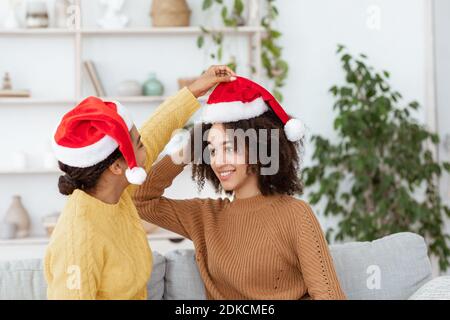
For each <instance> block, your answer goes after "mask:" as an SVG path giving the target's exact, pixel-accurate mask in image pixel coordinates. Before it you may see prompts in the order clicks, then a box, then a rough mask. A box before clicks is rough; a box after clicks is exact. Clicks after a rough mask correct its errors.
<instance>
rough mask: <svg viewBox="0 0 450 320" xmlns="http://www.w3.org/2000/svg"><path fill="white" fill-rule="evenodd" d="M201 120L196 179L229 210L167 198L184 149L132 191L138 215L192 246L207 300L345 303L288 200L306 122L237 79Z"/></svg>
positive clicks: (328, 263)
mask: <svg viewBox="0 0 450 320" xmlns="http://www.w3.org/2000/svg"><path fill="white" fill-rule="evenodd" d="M203 121H204V123H203V124H202V126H201V127H202V128H201V129H202V130H199V131H198V132H195V130H194V136H193V142H194V143H193V145H194V153H193V154H194V157H193V159H194V162H193V176H194V177H195V178H196V179H197V182H198V183H199V185H200V186H203V185H204V183H205V182H206V181H209V182H211V183H212V185H213V186H214V187H215V188H216V190H217V191H218V192H221V191H225V192H227V193H228V194H233V195H234V199H233V201H230V200H228V199H187V200H173V199H168V198H165V197H163V193H164V190H165V189H166V188H168V187H169V186H170V185H171V184H172V181H173V180H174V179H175V177H176V176H177V175H179V174H180V173H181V172H182V171H183V168H184V166H185V164H186V163H190V162H191V160H192V158H191V156H190V152H189V148H187V149H186V150H185V151H184V152H182V157H181V158H177V157H169V156H166V157H165V158H164V159H162V160H161V161H160V162H159V163H157V164H156V165H155V166H154V167H153V169H152V171H151V173H150V174H149V179H148V180H147V181H146V182H145V183H144V184H143V185H142V186H141V187H140V188H139V189H138V190H137V192H136V193H135V196H134V200H135V203H136V206H137V208H138V212H139V214H140V216H141V217H142V218H143V219H145V220H147V221H149V222H151V223H154V224H157V225H159V226H161V227H163V228H166V229H169V230H172V231H174V232H176V233H179V234H181V235H183V236H185V237H187V238H189V239H191V240H192V241H193V242H194V245H195V257H196V259H197V265H198V268H199V271H200V275H201V277H202V279H203V282H204V284H205V289H206V294H207V297H208V298H209V299H233V300H234V299H238V300H240V299H258V300H259V299H276V300H277V299H292V300H295V299H345V294H344V292H343V291H342V289H341V286H340V284H339V280H338V277H337V275H336V271H335V269H334V265H333V259H332V257H331V255H330V252H329V250H328V244H327V242H326V240H325V237H324V235H323V232H322V230H321V228H320V224H319V222H318V221H317V219H316V217H315V215H314V213H313V212H312V210H311V208H310V206H309V205H308V204H307V203H305V202H303V201H301V200H298V199H296V198H294V197H292V195H293V194H295V193H301V191H302V184H301V182H300V181H299V178H298V174H299V171H298V170H299V155H298V147H299V145H300V141H301V140H302V138H303V125H302V123H301V122H300V121H299V120H296V119H291V118H290V117H289V116H288V115H287V114H286V113H285V112H284V110H283V108H282V107H281V106H280V105H279V103H278V102H277V101H276V99H275V98H274V97H273V96H272V95H271V94H270V93H269V92H267V91H266V90H265V89H264V88H262V87H260V86H259V85H257V84H256V83H254V82H252V81H250V80H248V79H245V78H240V77H238V79H237V80H236V81H233V82H232V83H226V84H221V85H219V86H218V87H217V88H216V89H215V91H214V92H213V93H212V94H211V96H210V98H209V101H208V105H207V106H206V108H205V110H204V114H203ZM197 133H198V134H197ZM204 137H206V138H207V139H204ZM199 146H200V147H201V148H198V147H199ZM183 158H184V159H183Z"/></svg>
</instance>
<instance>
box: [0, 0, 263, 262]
mask: <svg viewBox="0 0 450 320" xmlns="http://www.w3.org/2000/svg"><path fill="white" fill-rule="evenodd" d="M247 1H248V7H250V6H253V7H252V8H251V10H252V11H253V12H259V8H258V7H259V1H257V0H247ZM82 2H83V1H82V0H75V1H74V3H75V5H77V6H79V8H80V17H81V16H82V14H81V12H82V10H83V8H82V5H81V3H82ZM87 5H89V4H87ZM199 5H200V4H199ZM255 21H259V19H256V20H255ZM210 31H211V32H220V33H223V34H225V35H229V36H230V38H233V39H234V36H239V39H240V40H239V41H241V40H242V39H245V40H244V41H245V42H244V46H245V47H244V49H245V48H247V50H248V52H244V57H245V55H247V56H246V57H248V59H246V60H248V61H249V63H250V64H251V65H252V66H254V69H255V73H254V75H253V76H254V78H255V79H258V78H259V77H260V76H261V73H262V63H261V38H262V36H263V35H264V29H263V28H262V27H261V26H259V25H255V26H253V25H252V26H243V27H238V28H226V27H221V28H214V29H211V30H210ZM200 34H202V30H201V28H200V27H199V26H189V27H169V28H154V27H130V28H125V29H113V30H103V29H96V28H93V27H90V26H88V25H83V23H82V21H81V18H79V19H76V24H75V26H74V28H73V29H55V28H45V29H17V30H5V29H0V38H2V39H4V40H5V41H6V42H9V41H10V40H11V42H15V45H21V46H22V45H23V48H25V49H26V48H27V44H26V43H27V41H28V40H31V41H34V42H37V41H38V42H39V43H41V44H42V46H45V45H46V44H51V45H53V44H54V43H57V44H58V46H60V45H63V46H64V48H66V49H67V48H68V50H65V52H68V53H73V54H71V55H70V58H69V60H68V61H69V62H68V63H70V66H69V64H68V68H70V70H71V71H73V72H70V73H71V74H73V75H71V76H70V77H74V78H71V80H72V79H73V81H70V82H69V83H68V85H69V86H70V87H69V88H70V90H65V91H66V92H68V94H67V95H68V96H65V95H64V94H62V96H61V95H56V94H57V93H56V92H55V95H54V97H52V95H44V96H42V95H38V96H34V97H31V98H0V124H1V119H2V111H4V112H6V113H8V114H9V115H11V111H12V109H14V110H13V112H18V113H19V112H28V111H29V110H31V109H39V108H44V107H56V108H59V107H61V108H64V107H67V108H68V107H70V106H73V105H74V104H75V103H77V102H79V101H80V100H81V99H83V98H84V96H83V95H84V94H85V93H86V92H85V91H84V90H83V89H84V87H83V81H85V80H86V78H85V77H84V66H83V61H84V59H85V58H86V56H87V55H88V54H87V53H88V52H89V51H90V50H89V49H90V48H89V45H90V44H91V43H92V42H93V40H94V41H96V40H102V39H107V40H108V41H109V42H113V43H115V41H116V38H117V44H118V45H120V42H121V41H122V40H124V38H125V37H127V38H128V37H133V38H136V39H137V40H139V41H140V40H142V41H148V40H150V39H152V38H155V39H156V38H162V37H164V38H170V41H171V44H176V43H177V39H182V40H186V39H189V40H190V39H192V42H193V43H195V40H196V37H197V36H199V35H200ZM172 39H173V41H172ZM233 41H234V40H233ZM180 42H181V41H180ZM247 43H248V45H247ZM51 45H50V46H51ZM50 46H49V47H50ZM68 46H70V47H68ZM180 49H181V50H183V49H184V48H180ZM196 50H198V49H196ZM198 51H199V53H201V50H198ZM241 52H242V51H241ZM72 59H73V60H72ZM6 63H7V61H6ZM72 65H73V66H72ZM72 68H73V69H72ZM124 80H125V79H124ZM173 80H174V81H175V79H173ZM72 86H73V87H72ZM66 88H67V85H66ZM31 89H33V88H31ZM48 90H49V91H48V92H52V91H51V88H49V89H48ZM171 93H172V92H168V94H169V95H170V94H171ZM103 98H104V99H107V100H117V101H121V102H123V103H130V104H133V105H135V106H143V107H145V106H147V105H148V104H158V103H161V102H163V101H164V100H165V99H166V98H167V96H158V97H146V96H137V97H114V96H108V97H103ZM204 99H206V98H204ZM2 109H3V110H2ZM16 110H17V111H16ZM22 110H24V111H22ZM26 147H27V146H23V148H24V149H25V148H26ZM58 174H60V172H59V170H57V169H54V170H48V169H38V168H30V169H26V170H14V169H8V168H3V167H2V168H0V181H1V180H3V181H9V182H11V181H14V180H16V178H21V179H30V180H31V179H32V180H40V179H42V180H44V179H47V178H49V177H50V178H52V177H53V176H55V177H56V176H57V175H58ZM9 182H8V183H9ZM17 192H19V191H17ZM28 209H32V210H30V214H31V216H33V215H34V214H33V210H35V211H36V212H37V210H38V209H33V208H28ZM39 210H41V208H40V209H39ZM179 238H180V237H179V236H178V235H174V234H171V233H167V232H165V231H164V232H162V231H160V232H157V233H155V234H152V235H150V236H149V241H150V242H151V243H152V248H153V249H154V250H155V251H160V252H164V251H166V249H168V248H172V247H173V246H175V243H174V242H172V241H170V240H171V239H172V240H173V239H175V240H176V239H178V240H180V239H179ZM47 242H48V239H47V238H29V239H22V240H5V241H0V256H1V257H8V256H10V257H15V256H18V257H19V256H20V255H22V253H23V256H24V257H30V254H31V253H32V252H35V251H36V252H37V253H38V255H41V254H42V252H43V250H44V248H45V246H46V244H47ZM180 245H181V246H182V247H186V246H187V247H193V246H192V243H190V241H187V240H185V241H183V242H181V243H180ZM19 251H20V252H21V253H20V254H19V253H18V252H19ZM16 253H17V254H16ZM19 258H20V257H19Z"/></svg>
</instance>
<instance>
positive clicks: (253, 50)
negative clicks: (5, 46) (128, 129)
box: [0, 0, 264, 106]
mask: <svg viewBox="0 0 450 320" xmlns="http://www.w3.org/2000/svg"><path fill="white" fill-rule="evenodd" d="M81 2H82V1H81V0H75V5H77V6H79V8H80V15H81V12H82V5H81ZM248 5H249V6H256V8H250V7H249V10H252V11H254V12H259V2H258V1H251V0H249V1H248ZM75 21H76V22H75V26H74V28H73V29H55V28H45V29H18V30H0V37H37V36H38V37H70V38H72V39H73V41H74V43H73V45H74V50H75V54H74V57H75V63H74V65H75V72H74V74H75V97H73V98H68V99H63V100H61V99H58V100H49V99H35V98H29V99H24V98H17V99H14V98H5V99H1V98H0V106H2V105H43V104H51V105H55V104H67V103H73V102H75V101H79V100H80V99H81V98H82V83H81V81H82V74H83V40H85V38H92V37H137V36H139V37H143V36H146V37H151V36H159V35H164V36H173V37H177V36H178V37H179V36H198V35H200V34H201V33H202V30H201V28H200V27H199V26H190V27H166V28H154V27H149V28H142V27H140V28H124V29H96V28H83V26H82V21H81V18H79V19H75ZM210 31H211V32H221V33H224V34H239V35H245V36H247V37H248V40H249V45H248V50H249V62H250V64H251V65H252V66H254V69H255V74H254V77H255V79H258V78H260V76H261V67H262V63H261V37H262V36H263V34H264V28H263V27H261V26H243V27H237V28H228V27H224V28H214V29H211V30H210ZM49 41H50V40H49ZM105 98H107V99H111V100H112V99H116V100H120V101H123V102H133V103H149V102H161V101H163V100H164V98H165V97H118V98H114V97H105Z"/></svg>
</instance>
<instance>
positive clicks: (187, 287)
mask: <svg viewBox="0 0 450 320" xmlns="http://www.w3.org/2000/svg"><path fill="white" fill-rule="evenodd" d="M205 299H206V294H205V287H204V285H203V281H202V279H201V277H200V273H199V271H198V268H197V263H196V261H195V252H194V251H193V250H175V251H171V252H169V253H168V254H166V278H165V289H164V300H205Z"/></svg>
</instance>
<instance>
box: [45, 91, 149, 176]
mask: <svg viewBox="0 0 450 320" xmlns="http://www.w3.org/2000/svg"><path fill="white" fill-rule="evenodd" d="M133 125H134V124H133V121H132V120H131V117H130V115H129V113H128V111H127V110H126V109H125V107H124V106H122V105H121V104H120V103H118V102H106V101H103V100H101V99H99V98H96V97H89V98H87V99H85V100H83V101H82V102H81V103H80V104H79V105H78V106H76V107H75V108H74V109H73V110H71V111H70V112H68V113H67V114H66V115H65V116H64V117H63V118H62V120H61V122H60V124H59V125H58V128H57V129H56V132H55V134H54V137H53V139H52V140H53V141H52V142H53V143H52V145H53V150H54V152H55V156H56V158H57V159H58V160H59V161H60V162H62V163H64V164H66V165H68V166H71V167H75V168H88V167H91V166H94V165H96V164H98V163H100V162H102V161H104V160H105V159H106V158H108V157H109V156H110V155H111V154H112V153H113V152H114V151H115V150H116V149H117V148H119V150H120V152H121V153H122V155H123V157H124V158H125V161H126V162H127V164H128V169H127V171H126V172H125V175H126V178H127V180H128V182H130V183H131V184H137V185H140V184H142V183H144V181H145V179H146V177H147V174H146V172H145V170H144V169H143V168H140V167H138V165H137V162H136V156H135V154H134V149H133V143H132V141H131V135H130V130H131V129H132V128H133Z"/></svg>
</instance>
